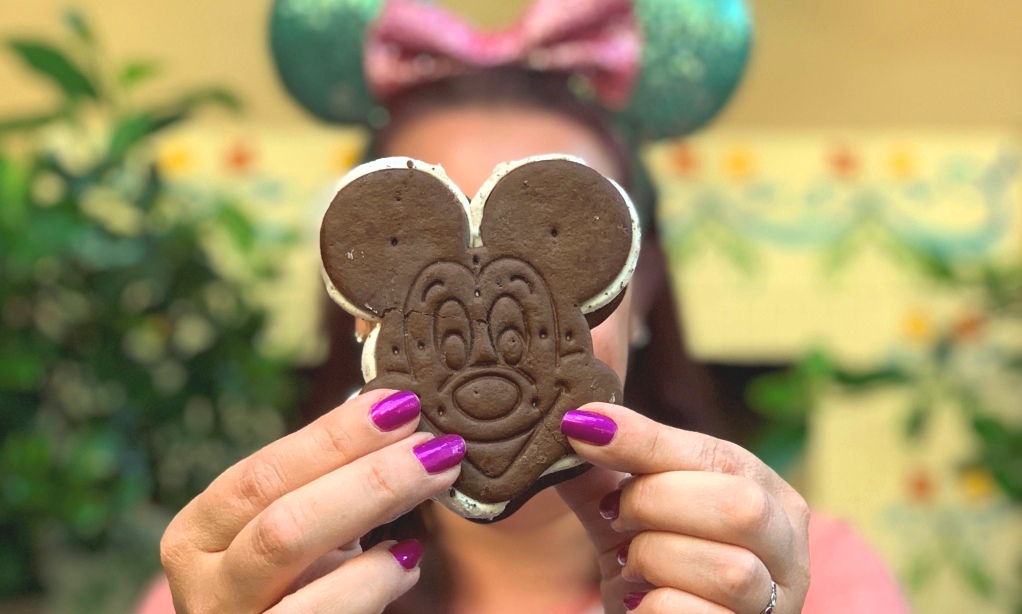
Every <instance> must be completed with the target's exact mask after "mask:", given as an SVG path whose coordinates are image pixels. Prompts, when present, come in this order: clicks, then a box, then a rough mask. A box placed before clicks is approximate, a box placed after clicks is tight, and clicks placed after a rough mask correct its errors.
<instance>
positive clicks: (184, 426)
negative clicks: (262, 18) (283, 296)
mask: <svg viewBox="0 0 1022 614" xmlns="http://www.w3.org/2000/svg"><path fill="white" fill-rule="evenodd" d="M65 25H66V26H67V30H68V36H67V40H66V41H65V42H64V44H62V45H56V44H52V43H51V42H49V41H43V40H36V39H31V38H16V39H10V40H7V41H6V47H7V50H8V51H9V52H10V53H12V54H13V56H14V57H15V58H17V59H18V60H20V62H21V64H22V65H23V66H24V68H26V69H27V70H28V71H29V72H30V73H32V74H34V75H36V76H37V77H39V78H41V79H43V80H45V81H46V82H48V83H49V85H51V86H52V87H53V88H54V90H55V92H56V95H55V97H54V103H53V106H52V107H50V108H48V109H46V110H44V111H41V112H36V113H31V114H26V115H22V116H18V117H9V118H0V408H2V410H0V596H10V595H17V594H23V593H26V592H32V591H36V590H39V589H40V588H41V581H42V578H43V576H44V575H45V574H43V573H42V572H43V570H42V569H41V568H40V567H41V563H40V559H39V556H40V550H41V548H40V543H41V540H42V539H43V538H44V536H45V535H48V534H52V533H53V532H54V531H56V532H57V533H58V534H59V535H60V536H61V539H63V540H65V541H66V542H68V543H70V544H72V545H73V546H75V547H76V548H80V549H84V550H86V551H95V552H102V551H103V550H104V549H109V548H111V547H119V546H117V545H116V544H115V541H114V540H112V539H111V536H112V535H113V534H114V533H116V531H117V530H119V528H120V527H121V525H122V523H124V522H125V519H126V518H127V517H128V516H129V515H130V514H132V513H134V511H135V510H137V509H138V508H139V507H140V506H143V505H146V504H149V503H155V504H157V505H162V506H166V507H167V508H168V509H176V508H178V507H180V506H182V505H183V504H184V503H185V502H187V501H188V500H189V499H190V498H191V497H192V496H194V494H195V493H196V492H198V491H199V490H200V489H202V488H203V487H204V486H205V485H206V484H208V483H209V481H210V480H211V479H212V478H213V477H214V476H215V475H217V474H218V473H220V472H221V471H222V470H223V469H224V468H226V467H227V466H228V465H229V464H231V463H232V462H234V461H235V460H236V459H238V458H239V457H241V456H243V455H245V454H247V453H249V452H251V451H252V450H254V449H256V448H257V447H259V446H261V445H263V444H264V443H266V442H267V441H269V440H271V439H273V438H276V437H278V436H279V435H280V434H282V433H283V431H284V423H285V422H286V421H287V420H288V419H290V414H288V413H287V412H286V411H285V410H284V408H288V407H290V406H292V405H293V388H292V385H291V380H290V378H289V374H288V370H289V369H288V366H289V365H288V364H287V363H286V361H285V360H284V359H283V358H281V357H273V356H269V355H267V354H266V353H265V352H261V351H258V349H257V347H256V339H257V337H258V335H259V333H260V331H261V330H262V328H263V324H264V321H265V319H266V316H267V314H266V311H265V309H264V308H263V307H260V306H259V305H258V304H256V302H255V301H253V300H251V299H250V296H251V291H250V289H251V288H252V286H253V285H254V284H259V283H263V282H265V281H268V280H270V279H272V277H273V276H274V275H275V274H276V272H277V265H276V263H278V262H280V257H281V255H282V254H283V252H284V250H286V249H288V246H289V245H290V244H291V243H292V242H293V241H292V238H291V237H289V236H288V235H287V234H286V233H283V232H281V231H279V230H275V229H272V228H264V227H261V226H260V225H258V224H256V223H255V222H254V221H253V219H252V218H251V217H250V216H249V215H248V214H246V212H245V210H244V209H243V207H242V206H241V205H240V204H239V203H237V202H233V201H232V200H230V199H228V198H224V197H221V196H219V195H217V194H212V193H205V192H203V191H201V190H194V189H193V190H189V191H184V190H175V189H174V188H173V187H172V186H169V185H168V184H167V183H166V182H165V181H164V178H163V177H162V176H161V173H160V170H159V168H158V166H157V165H156V164H155V163H154V157H155V156H154V152H153V149H154V147H153V137H154V136H155V135H156V134H158V133H159V132H160V131H162V130H165V129H167V128H169V127H171V126H175V125H178V124H180V123H182V122H184V121H185V120H187V119H188V118H190V117H191V116H192V115H193V114H194V113H195V112H197V111H199V110H200V109H202V108H205V107H220V108H222V109H226V110H228V111H230V112H237V111H239V110H240V106H241V105H240V103H239V101H238V100H237V99H236V98H235V97H234V96H233V95H232V94H231V93H230V92H228V91H226V90H224V89H219V88H208V89H200V90H196V91H193V92H189V93H187V94H184V95H182V96H179V97H177V98H175V99H173V100H167V101H164V102H162V103H156V104H152V105H148V106H142V105H139V104H136V103H135V97H136V96H135V93H136V89H137V88H139V87H141V86H143V85H145V84H147V83H148V82H150V81H151V80H152V79H153V78H154V77H155V76H156V75H158V74H159V65H158V64H157V63H155V62H147V61H132V62H127V63H124V64H119V65H113V66H111V65H109V64H108V62H107V60H106V58H105V56H104V54H103V53H102V50H101V47H100V45H99V42H98V41H97V39H96V37H95V35H94V33H93V32H92V30H91V29H90V26H89V24H88V23H87V22H86V20H85V19H83V17H82V16H81V15H80V14H79V13H77V12H73V11H72V12H69V13H68V14H67V16H66V19H65ZM123 541H124V540H123V539H121V540H118V541H117V542H116V543H117V544H120V543H121V542H123ZM149 560H150V561H151V564H152V565H155V563H156V557H155V556H152V557H150V558H149Z"/></svg>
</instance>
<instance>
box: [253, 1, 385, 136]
mask: <svg viewBox="0 0 1022 614" xmlns="http://www.w3.org/2000/svg"><path fill="white" fill-rule="evenodd" d="M384 2H385V0H277V2H276V3H275V4H274V6H273V12H272V14H271V17H270V49H271V51H272V53H273V59H274V60H275V61H276V63H277V70H278V72H279V73H280V78H281V81H283V82H284V86H285V87H286V88H287V90H288V92H290V93H291V95H292V96H294V98H295V99H296V100H297V101H298V102H299V103H301V105H302V106H304V107H305V108H306V109H307V110H309V111H310V112H311V113H313V114H314V115H316V116H318V117H320V118H322V119H324V120H327V121H330V122H337V123H342V124H366V123H371V119H372V117H371V114H372V112H373V110H374V108H375V107H376V103H375V101H374V99H373V96H372V94H371V93H370V92H369V88H368V86H367V85H366V79H365V74H364V73H363V69H362V45H363V42H364V40H365V34H366V30H367V28H368V27H369V24H371V23H372V22H373V20H375V19H376V16H377V15H378V14H379V13H380V10H381V9H382V7H383V4H384Z"/></svg>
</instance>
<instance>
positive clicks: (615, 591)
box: [600, 563, 656, 612]
mask: <svg viewBox="0 0 1022 614" xmlns="http://www.w3.org/2000/svg"><path fill="white" fill-rule="evenodd" d="M615 565H616V563H615ZM655 588H656V587H655V586H653V585H651V584H649V583H647V582H642V583H635V582H627V581H625V579H624V578H622V577H621V575H620V573H619V574H618V575H617V576H615V577H613V578H611V579H609V580H604V581H602V582H600V595H601V596H602V598H603V608H604V610H605V611H606V612H620V611H621V604H622V602H623V601H624V597H625V595H628V594H630V593H648V592H649V591H651V590H653V589H655Z"/></svg>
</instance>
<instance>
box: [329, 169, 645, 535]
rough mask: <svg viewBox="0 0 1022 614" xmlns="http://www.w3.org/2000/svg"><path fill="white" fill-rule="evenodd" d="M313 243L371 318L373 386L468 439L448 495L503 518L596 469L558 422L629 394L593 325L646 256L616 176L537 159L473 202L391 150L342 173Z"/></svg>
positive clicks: (365, 361)
mask: <svg viewBox="0 0 1022 614" xmlns="http://www.w3.org/2000/svg"><path fill="white" fill-rule="evenodd" d="M320 248H321V252H322V256H323V272H324V280H325V282H326V285H327V290H328V291H329V293H330V295H331V297H333V299H334V300H335V301H336V302H337V303H339V304H340V305H341V306H342V307H343V308H344V309H346V310H347V311H349V312H350V313H352V314H353V315H355V316H358V317H362V318H365V319H367V320H370V321H372V322H374V323H375V324H376V325H375V328H374V329H373V331H372V333H371V334H370V335H369V337H368V339H367V340H366V344H365V347H364V349H363V353H362V371H363V375H364V377H365V380H366V386H365V388H364V390H366V391H368V390H374V389H377V388H391V389H394V390H410V391H412V392H414V393H415V394H416V395H418V397H419V399H420V402H421V406H422V419H421V421H420V425H419V428H420V430H425V431H429V432H432V433H434V434H436V435H442V434H445V433H457V434H459V435H461V436H462V437H464V438H465V441H466V443H467V452H466V455H465V459H464V461H463V462H462V468H461V475H460V476H459V478H458V480H457V481H456V482H455V484H454V487H453V488H452V489H450V490H449V491H448V492H447V493H444V494H443V495H441V496H440V497H439V500H440V502H441V503H443V504H444V505H446V506H447V507H449V508H450V509H452V510H453V511H455V512H456V513H458V514H460V515H462V516H464V517H466V518H469V519H472V520H476V521H481V522H489V521H493V520H498V519H500V518H503V517H506V516H507V515H509V514H511V513H512V512H514V511H515V510H516V509H517V508H518V507H519V506H520V505H521V504H522V503H524V502H525V501H526V500H528V498H529V497H531V496H532V495H533V494H535V493H536V492H538V491H539V490H541V489H542V488H545V487H547V486H550V485H552V484H555V483H557V482H560V481H563V480H565V479H568V478H571V477H574V476H575V475H578V474H579V473H582V472H583V471H585V470H586V469H588V465H586V464H585V463H584V461H582V459H581V458H579V457H578V456H577V455H575V454H574V451H573V450H572V448H571V446H570V445H569V443H568V441H567V439H565V437H564V436H563V435H562V434H561V431H560V423H561V418H562V417H563V416H564V414H565V412H567V411H569V410H572V409H576V408H578V407H580V406H582V405H584V404H586V403H589V402H593V401H605V402H620V400H621V397H622V389H621V382H620V380H619V379H618V377H617V375H616V374H615V373H614V371H613V370H612V369H611V368H610V367H608V366H607V365H605V364H603V363H602V362H600V361H598V360H596V358H595V357H594V356H593V343H592V338H591V336H590V333H589V330H590V328H592V327H595V326H596V325H597V324H599V323H600V322H602V321H603V320H604V319H606V318H607V316H609V315H610V313H611V312H612V311H613V310H614V308H615V307H616V306H617V304H618V303H619V302H620V299H621V297H622V296H623V294H624V289H625V286H626V285H627V284H628V281H629V279H630V278H631V275H632V271H633V270H634V269H635V264H636V260H637V259H638V253H639V227H638V222H637V217H636V214H635V210H634V208H633V207H632V204H631V201H630V200H629V199H628V196H627V195H626V194H625V193H624V191H623V190H621V188H620V187H619V186H618V185H617V184H616V183H614V182H613V181H611V180H609V179H607V178H605V177H603V176H602V175H600V174H599V173H598V172H596V171H595V170H593V169H591V168H590V167H588V166H586V165H585V164H584V163H582V161H581V160H577V159H574V158H567V157H563V156H562V157H541V158H529V159H526V160H522V161H518V162H512V163H508V164H501V165H499V166H498V167H497V168H496V169H495V171H494V174H493V175H492V176H491V177H490V178H489V179H488V180H487V182H486V183H485V184H484V185H483V187H482V188H481V189H480V190H479V193H478V194H476V196H475V198H473V199H472V200H471V202H470V201H469V200H468V199H467V198H466V197H465V196H464V195H463V194H462V193H461V192H460V191H459V190H458V188H457V187H455V186H454V184H453V183H452V182H451V181H450V180H449V179H448V178H447V176H446V175H445V174H444V172H443V169H441V168H440V167H437V166H431V165H428V164H426V163H423V162H419V161H416V160H412V159H410V158H384V159H381V160H376V161H374V162H370V163H368V164H364V165H362V166H360V167H358V168H356V169H354V170H353V171H352V172H351V173H349V174H348V176H347V177H345V179H344V181H343V182H342V185H341V187H340V190H339V191H338V193H337V195H336V197H334V199H333V202H331V204H330V207H329V209H328V210H327V212H326V214H325V215H324V218H323V225H322V229H321V235H320Z"/></svg>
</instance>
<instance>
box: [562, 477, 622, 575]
mask: <svg viewBox="0 0 1022 614" xmlns="http://www.w3.org/2000/svg"><path fill="white" fill-rule="evenodd" d="M626 477H627V475H626V474H624V473H618V472H616V471H608V470H606V469H601V468H599V467H594V468H593V469H590V470H589V471H587V472H585V473H583V474H582V475H580V476H579V477H577V478H574V479H572V480H568V481H566V482H561V483H560V484H558V485H557V486H556V488H557V492H558V494H560V495H561V498H562V499H563V500H564V502H565V503H566V504H567V505H568V507H569V508H570V509H571V511H573V512H575V515H576V516H578V519H579V520H580V521H581V522H582V526H583V527H585V530H586V532H587V533H589V539H590V540H591V541H592V542H593V544H594V545H595V546H596V550H597V552H601V553H603V552H616V551H617V549H618V548H620V547H621V546H622V545H623V544H624V543H626V542H627V541H628V539H629V537H630V535H629V534H623V533H621V532H619V531H615V530H614V528H613V527H612V526H611V525H610V523H609V522H607V519H606V518H604V517H603V516H602V515H601V513H600V501H601V500H602V499H603V497H604V496H605V495H606V494H607V493H609V492H614V491H616V489H617V488H619V487H620V484H621V480H623V479H624V478H626ZM601 571H603V570H602V569H601ZM608 571H613V572H614V574H615V575H616V573H617V571H618V570H617V569H616V566H615V567H611V568H609V569H608ZM603 577H604V578H607V577H608V576H606V575H604V576H603Z"/></svg>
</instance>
